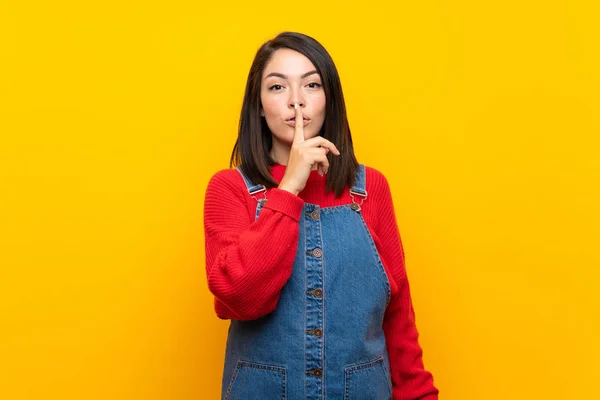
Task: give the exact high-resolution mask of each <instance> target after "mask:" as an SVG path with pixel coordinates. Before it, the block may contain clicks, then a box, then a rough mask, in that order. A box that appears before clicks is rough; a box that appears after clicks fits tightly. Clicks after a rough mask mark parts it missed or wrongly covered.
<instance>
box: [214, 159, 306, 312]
mask: <svg viewBox="0 0 600 400" xmlns="http://www.w3.org/2000/svg"><path fill="white" fill-rule="evenodd" d="M232 171H234V170H223V171H219V172H217V173H216V174H215V175H213V177H212V178H211V179H210V181H209V183H208V186H207V189H206V194H205V201H204V231H205V249H206V274H207V280H208V287H209V290H210V291H211V292H212V293H213V295H214V296H215V312H216V314H217V316H218V317H219V318H221V319H239V320H251V319H256V318H259V317H261V316H263V315H266V314H268V313H270V312H272V311H273V310H275V308H276V306H277V302H278V301H279V294H280V291H281V288H282V287H283V286H284V284H285V283H286V282H287V280H288V279H289V277H290V275H291V273H292V265H293V262H294V258H295V255H296V250H297V244H298V234H299V227H298V221H299V219H300V214H301V212H302V207H303V205H304V201H303V200H302V199H300V198H299V197H297V196H295V195H294V194H293V193H290V192H287V191H284V190H281V189H278V188H273V189H270V190H269V191H268V200H267V202H266V203H265V205H264V207H263V209H262V210H261V212H260V215H259V218H258V219H257V220H256V221H254V218H253V217H254V213H253V214H252V218H250V217H249V215H248V202H247V201H248V199H247V197H246V196H248V193H247V192H246V189H245V186H244V184H243V181H242V178H241V176H239V177H237V176H235V173H237V172H234V173H233V174H232ZM234 176H235V178H239V179H235V178H234Z"/></svg>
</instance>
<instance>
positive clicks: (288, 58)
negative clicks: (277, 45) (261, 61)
mask: <svg viewBox="0 0 600 400" xmlns="http://www.w3.org/2000/svg"><path fill="white" fill-rule="evenodd" d="M315 69H316V68H315V66H314V65H313V63H312V62H311V61H310V60H309V59H308V58H307V57H306V56H305V55H304V54H301V53H298V52H297V51H295V50H292V49H286V48H283V49H278V50H276V51H275V52H274V53H273V55H272V56H271V58H270V59H269V61H268V62H267V65H266V66H265V69H264V71H263V75H262V76H263V78H264V77H265V76H266V75H267V74H270V73H271V72H279V73H281V74H284V75H288V76H289V77H290V78H294V77H297V76H300V75H302V74H304V73H306V72H308V71H312V70H315Z"/></svg>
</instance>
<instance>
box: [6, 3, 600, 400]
mask: <svg viewBox="0 0 600 400" xmlns="http://www.w3.org/2000/svg"><path fill="white" fill-rule="evenodd" d="M599 19H600V12H599V8H598V3H597V2H596V1H592V0H589V1H583V0H572V1H541V0H536V1H516V0H509V1H502V2H481V1H466V0H456V1H441V0H438V1H436V0H424V1H411V2H389V3H388V2H376V1H375V2H373V1H371V2H364V1H361V2H356V3H352V2H347V1H332V2H329V1H328V2H325V1H324V2H288V1H261V2H254V3H253V2H239V3H230V2H216V3H204V2H198V1H175V0H174V1H170V2H148V1H102V2H82V1H77V2H76V1H52V2H51V1H47V2H33V1H1V2H0V46H1V47H0V72H1V73H0V134H1V141H0V187H1V189H0V190H1V193H0V264H1V268H0V296H1V298H0V399H3V400H23V399H36V400H38V399H39V400H42V399H49V400H54V399H56V400H58V399H60V400H72V399H73V400H74V399H77V400H81V399H86V400H88V399H89V400H96V399H111V400H112V399H114V400H126V399H127V400H129V399H136V400H137V399H140V400H158V399H161V400H163V399H165V400H166V399H182V400H187V399H217V398H218V396H219V393H220V378H221V370H222V359H223V354H224V344H225V337H226V332H227V327H228V323H227V322H226V321H221V320H218V319H217V317H216V316H215V315H214V312H213V308H212V296H211V294H210V293H209V292H208V289H207V285H206V278H205V265H204V239H203V222H202V213H203V200H204V191H205V189H206V184H207V182H208V179H209V178H210V177H211V175H212V174H213V173H214V172H216V171H217V170H220V169H224V168H228V160H229V155H230V152H231V148H232V146H233V143H234V140H235V137H236V134H237V131H236V129H237V124H238V117H239V111H240V106H241V101H242V96H243V90H244V85H245V80H246V77H247V73H248V69H249V67H250V63H251V61H252V58H253V56H254V54H255V51H256V50H257V48H258V47H259V46H260V44H262V43H263V42H264V41H265V40H267V39H269V38H271V37H273V36H275V35H276V34H277V33H279V32H281V31H283V30H294V31H300V32H304V33H307V34H309V35H311V36H313V37H315V38H316V39H317V40H319V41H320V42H321V43H322V44H323V45H324V46H325V47H326V48H327V49H328V50H329V52H330V53H331V55H332V56H333V58H334V60H335V62H336V64H337V67H338V69H339V73H340V76H341V79H342V84H343V88H344V93H345V96H346V102H347V108H348V113H349V119H350V124H351V128H352V133H353V138H354V143H355V147H356V153H357V156H358V157H359V160H360V161H361V162H363V163H365V164H367V165H370V166H373V167H375V168H377V169H379V170H380V171H382V172H383V173H384V174H385V175H386V176H387V178H388V180H389V182H390V185H391V188H392V192H393V196H394V204H395V208H396V213H397V220H398V225H399V227H400V232H401V235H402V238H403V241H404V247H405V251H406V258H407V269H408V273H409V278H410V280H411V286H412V292H413V299H414V303H415V308H416V313H417V324H418V328H419V330H420V332H421V337H420V340H421V344H422V346H423V348H424V361H425V365H426V367H427V368H428V369H430V370H431V371H432V372H433V373H434V376H435V383H436V385H437V386H438V387H439V388H440V390H441V393H442V395H441V398H443V399H446V400H482V399H484V400H487V399H490V400H496V399H498V400H500V399H501V400H506V399H573V400H575V399H584V398H585V399H588V398H590V399H591V398H600V394H598V393H597V390H598V383H599V382H600V364H599V359H600V345H599V344H598V339H599V338H600V323H599V317H600V312H599V306H600V298H599V294H598V284H599V283H600V282H599V280H600V279H599V278H600V273H599V272H598V270H599V267H600V255H599V254H600V252H599V244H600V228H599V226H600V211H599V204H600V188H599V186H600V185H599V182H600V161H599V159H600V157H599V150H600V149H599V147H600V146H599V139H598V135H599V133H600V116H599V110H600V97H599V93H600V90H599V89H600V58H599V54H600V41H599V38H600V29H599V28H598V26H599V25H598V20H599ZM265 251H268V249H265Z"/></svg>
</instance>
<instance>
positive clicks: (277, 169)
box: [271, 164, 327, 184]
mask: <svg viewBox="0 0 600 400" xmlns="http://www.w3.org/2000/svg"><path fill="white" fill-rule="evenodd" d="M286 168H287V166H286V165H283V164H274V165H271V175H272V176H273V178H274V179H275V180H276V181H277V182H281V179H282V178H283V175H284V174H285V170H286ZM326 179H327V175H323V176H321V175H319V171H318V170H316V169H315V170H312V171H310V175H309V176H308V179H307V181H306V183H307V184H309V183H313V182H324V181H325V180H326Z"/></svg>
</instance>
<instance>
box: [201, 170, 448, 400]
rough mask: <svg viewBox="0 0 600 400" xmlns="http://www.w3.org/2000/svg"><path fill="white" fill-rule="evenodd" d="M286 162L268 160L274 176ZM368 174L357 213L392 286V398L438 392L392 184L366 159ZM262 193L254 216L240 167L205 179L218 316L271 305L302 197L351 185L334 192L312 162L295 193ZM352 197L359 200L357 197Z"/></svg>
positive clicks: (324, 199)
mask: <svg viewBox="0 0 600 400" xmlns="http://www.w3.org/2000/svg"><path fill="white" fill-rule="evenodd" d="M285 169H286V166H284V165H281V164H277V165H274V166H272V167H271V174H272V175H273V178H274V179H275V180H276V181H277V182H280V181H281V178H282V177H283V174H284V172H285ZM365 174H366V190H367V193H368V198H367V199H366V200H365V201H364V203H363V204H362V205H361V208H362V210H361V213H362V215H363V218H364V220H365V223H366V224H367V227H368V228H369V231H370V232H371V235H372V236H373V240H374V242H375V246H376V247H377V250H378V252H379V255H380V257H381V260H382V262H383V266H384V268H385V270H386V272H387V275H388V278H389V281H390V286H391V300H390V303H389V305H388V308H387V310H386V313H385V317H384V322H383V330H384V333H385V338H386V342H387V349H388V356H389V360H390V369H391V375H392V386H393V399H394V400H417V399H419V400H437V398H438V390H437V389H436V388H435V387H434V385H433V376H432V374H431V373H430V372H428V371H427V370H425V369H424V367H423V361H422V349H421V347H420V345H419V343H418V336H419V333H418V331H417V328H416V325H415V314H414V310H413V305H412V301H411V295H410V288H409V283H408V279H407V276H406V269H405V266H404V251H403V248H402V242H401V239H400V235H399V232H398V226H397V224H396V218H395V212H394V206H393V203H392V197H391V192H390V188H389V184H388V182H387V180H386V178H385V176H384V175H383V174H382V173H380V172H379V171H377V170H375V169H374V168H370V167H366V168H365ZM266 195H267V198H268V201H267V202H266V203H265V206H264V208H263V209H262V210H261V218H259V219H258V220H257V221H256V222H255V221H254V216H255V213H256V205H257V202H256V200H255V199H254V198H252V197H250V196H249V195H248V192H247V190H246V186H245V184H244V181H243V179H242V176H241V175H240V174H239V172H238V171H236V170H235V169H227V170H221V171H219V172H217V173H216V174H215V175H213V177H212V178H211V180H210V182H209V183H208V187H207V189H206V197H205V202H204V228H205V240H206V242H205V243H206V273H207V277H208V287H209V289H210V291H211V292H212V293H213V294H214V296H215V311H216V313H217V315H218V317H219V318H222V319H239V320H250V319H256V318H259V317H261V316H263V315H265V314H268V313H270V312H271V311H273V310H274V309H275V307H276V306H277V302H278V300H279V293H280V291H281V288H282V287H283V286H284V285H285V283H286V282H287V280H288V278H289V277H290V276H291V274H292V265H293V263H294V258H295V256H296V250H297V245H298V235H299V224H298V222H299V220H300V217H301V214H302V208H303V205H304V202H305V201H306V202H307V203H311V204H318V205H319V206H320V207H321V208H323V207H330V206H337V205H343V204H350V203H351V198H350V195H349V193H348V188H346V191H345V192H344V193H343V194H342V195H341V196H340V197H337V198H336V197H335V194H334V193H333V192H330V193H328V194H326V193H325V176H323V177H321V176H320V175H319V174H318V172H317V171H316V170H314V171H311V173H310V176H309V178H308V181H307V183H306V187H305V188H304V190H303V191H302V192H300V193H299V194H298V196H296V195H294V194H293V193H290V192H287V191H285V190H281V189H278V188H271V189H267V193H266ZM259 196H260V197H262V194H259ZM357 201H358V202H359V203H360V198H359V197H357Z"/></svg>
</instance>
